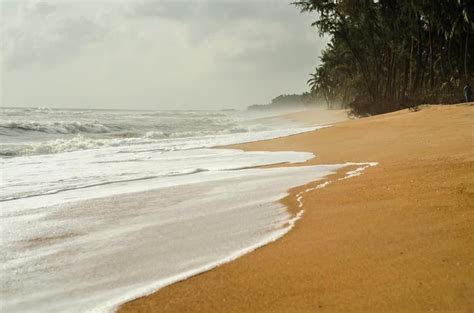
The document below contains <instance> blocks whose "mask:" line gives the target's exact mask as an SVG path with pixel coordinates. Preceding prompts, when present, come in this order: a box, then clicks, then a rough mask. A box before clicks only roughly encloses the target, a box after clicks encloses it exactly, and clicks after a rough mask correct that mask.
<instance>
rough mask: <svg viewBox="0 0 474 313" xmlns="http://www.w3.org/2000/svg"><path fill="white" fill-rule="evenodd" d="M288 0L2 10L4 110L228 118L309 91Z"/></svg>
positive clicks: (307, 47) (57, 4)
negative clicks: (174, 112)
mask: <svg viewBox="0 0 474 313" xmlns="http://www.w3.org/2000/svg"><path fill="white" fill-rule="evenodd" d="M289 2H291V1H290V0H155V1H142V0H139V1H132V0H130V1H112V0H109V1H95V0H81V1H79V0H75V1H71V0H69V1H64V0H62V1H5V0H0V10H1V18H0V34H1V38H0V68H1V90H0V92H1V106H14V107H15V106H34V107H36V106H48V107H67V108H117V109H125V108H136V109H223V108H244V107H246V106H247V105H250V104H255V103H266V102H269V101H270V100H271V99H272V98H273V97H275V96H277V95H279V94H281V93H299V92H302V91H305V90H307V87H306V80H307V79H308V77H309V76H308V74H309V73H310V72H312V70H313V68H314V67H315V66H316V64H317V62H318V57H319V55H320V51H321V49H322V48H324V45H325V41H324V40H323V39H321V38H319V37H318V35H317V32H316V31H315V30H314V29H312V28H311V27H310V24H311V22H312V21H313V20H314V16H311V15H309V14H301V13H299V11H298V9H297V8H296V7H294V6H292V5H290V4H289Z"/></svg>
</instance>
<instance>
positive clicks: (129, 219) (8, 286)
mask: <svg viewBox="0 0 474 313" xmlns="http://www.w3.org/2000/svg"><path fill="white" fill-rule="evenodd" d="M320 127H325V126H322V125H319V126H318V125H313V126H307V125H298V124H295V123H291V122H288V121H285V120H283V119H280V118H278V117H268V116H261V115H260V116H256V115H254V114H250V113H248V112H216V111H212V112H211V111H99V110H51V109H47V108H36V109H32V108H31V109H14V108H1V109H0V161H1V187H2V188H1V192H0V206H1V210H0V216H1V220H0V232H1V234H0V235H1V236H0V248H1V249H2V254H1V255H0V262H1V264H2V267H1V273H0V283H1V284H0V308H2V311H5V312H107V311H111V310H113V309H114V308H116V307H117V306H118V305H120V304H121V303H123V302H125V301H128V300H131V299H134V298H136V297H139V296H142V295H144V294H147V293H150V292H153V291H155V290H157V289H159V288H161V287H163V286H166V285H168V284H170V283H173V282H175V281H178V280H181V279H184V278H186V277H189V276H192V275H194V274H197V273H200V272H202V271H205V270H208V269H211V268H213V267H215V266H217V265H219V264H221V263H223V262H227V261H229V260H231V259H233V258H235V257H238V256H240V255H242V254H243V253H246V252H249V251H251V250H253V249H255V248H257V247H259V246H262V245H264V244H267V243H268V242H271V241H273V240H275V239H277V238H279V237H281V236H282V235H283V234H285V233H286V232H287V231H289V229H290V228H291V227H292V223H291V221H292V219H293V218H294V217H293V216H291V215H290V214H289V213H288V212H287V211H286V208H285V207H283V206H282V205H281V204H280V203H279V202H278V200H280V199H281V198H283V197H284V196H285V195H286V194H287V190H288V189H290V188H292V187H295V186H298V185H302V184H305V183H308V182H311V181H315V180H319V179H323V178H324V177H325V176H327V175H328V174H330V173H332V172H334V171H335V170H337V169H339V168H341V167H344V166H345V165H344V164H342V165H321V166H311V167H304V168H302V167H282V168H272V169H256V168H253V167H255V166H259V165H267V164H278V163H295V162H304V161H306V160H308V159H310V158H312V157H314V156H313V155H312V154H311V153H305V152H264V151H263V152H243V151H240V150H233V149H212V147H215V146H221V145H225V144H232V143H240V142H249V141H255V140H263V139H271V138H276V137H281V136H288V135H292V134H297V133H301V132H306V131H310V130H315V129H318V128H320Z"/></svg>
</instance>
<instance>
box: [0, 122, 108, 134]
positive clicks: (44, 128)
mask: <svg viewBox="0 0 474 313" xmlns="http://www.w3.org/2000/svg"><path fill="white" fill-rule="evenodd" d="M0 127H1V128H4V129H9V130H11V131H35V132H43V133H49V134H78V133H91V134H103V133H108V132H111V131H112V129H111V128H109V127H107V126H105V125H103V124H101V123H99V122H97V121H95V122H91V123H80V122H36V121H31V122H19V121H7V122H0Z"/></svg>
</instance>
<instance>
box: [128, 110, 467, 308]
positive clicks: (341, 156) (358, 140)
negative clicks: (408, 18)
mask: <svg viewBox="0 0 474 313" xmlns="http://www.w3.org/2000/svg"><path fill="white" fill-rule="evenodd" d="M311 116H313V118H315V119H316V118H317V117H318V114H316V113H311V112H309V113H308V112H299V113H295V114H292V115H290V116H288V118H290V119H295V120H301V121H305V122H311V119H312V117H311ZM315 121H316V120H315ZM473 121H474V107H473V106H472V105H471V106H469V105H452V106H423V107H422V108H421V110H420V111H418V112H411V111H408V110H404V111H398V112H394V113H389V114H384V115H379V116H374V117H369V118H363V119H359V120H348V121H343V122H339V123H336V124H334V125H333V126H332V127H329V128H325V129H322V130H319V131H315V132H308V133H304V134H299V135H294V136H289V137H284V138H279V139H273V140H268V141H260V142H254V143H248V144H243V145H237V146H232V147H234V148H239V149H244V150H251V151H262V150H264V151H285V150H290V151H308V152H313V153H314V154H315V155H316V158H314V159H312V160H310V161H308V162H306V163H304V164H300V165H298V166H304V165H315V164H334V163H343V162H372V161H373V162H379V165H378V166H375V167H371V168H368V169H366V171H365V172H364V173H363V174H362V175H361V176H358V177H353V178H351V179H346V180H341V181H336V180H337V179H338V178H340V177H343V176H344V175H345V172H346V171H347V169H344V170H343V171H341V172H339V173H337V174H335V175H333V176H330V177H328V180H329V181H330V182H333V183H331V184H329V185H328V186H327V187H325V188H321V189H315V190H313V191H310V192H307V193H304V195H303V200H302V201H303V208H304V210H305V214H304V216H303V218H302V219H301V220H299V221H298V223H297V224H296V227H295V228H294V229H293V230H292V231H291V232H290V233H288V234H287V235H286V236H284V237H283V238H282V239H280V240H278V241H276V242H274V243H272V244H269V245H267V246H265V247H263V248H260V249H258V250H256V251H255V252H253V253H250V254H247V255H245V256H243V257H241V258H239V259H237V260H236V261H233V262H231V263H227V264H224V265H222V266H219V267H218V268H215V269H213V270H211V271H209V272H206V273H204V274H201V275H198V276H194V277H192V278H190V279H187V280H185V281H182V282H179V283H176V284H174V285H171V286H168V287H166V288H164V289H161V290H159V291H158V292H156V293H154V294H152V295H150V296H147V297H143V298H139V299H137V300H134V301H132V302H129V303H127V304H125V305H123V306H122V307H121V308H120V309H119V312H319V311H322V312H324V311H326V312H466V313H467V312H473V311H474V240H473V239H474V205H473V203H474V171H473V169H474V141H473V135H474V126H473V125H474V124H473ZM319 183H321V182H318V183H312V184H309V185H306V186H301V187H298V188H295V189H293V190H291V191H290V195H289V196H288V197H287V198H285V199H283V200H282V201H283V203H284V204H286V205H287V206H288V207H289V209H290V211H291V212H293V213H296V212H297V204H296V197H295V195H296V194H298V193H299V192H301V191H304V190H306V189H307V188H308V187H314V186H315V184H319ZM262 192H265V190H262Z"/></svg>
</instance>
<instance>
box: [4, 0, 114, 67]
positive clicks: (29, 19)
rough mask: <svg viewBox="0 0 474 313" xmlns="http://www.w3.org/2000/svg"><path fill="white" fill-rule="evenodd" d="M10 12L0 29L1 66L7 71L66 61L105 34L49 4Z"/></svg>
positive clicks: (88, 20)
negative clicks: (7, 68) (30, 65)
mask: <svg viewBox="0 0 474 313" xmlns="http://www.w3.org/2000/svg"><path fill="white" fill-rule="evenodd" d="M9 9H10V10H9V11H10V12H9V13H10V14H12V15H13V16H14V18H11V23H4V24H3V25H2V26H3V27H2V30H1V36H2V42H1V48H2V56H1V57H2V59H3V60H2V61H3V62H2V63H3V64H4V65H5V66H7V67H9V68H17V67H22V66H25V65H29V64H34V65H48V66H51V65H55V64H61V63H64V62H67V61H68V60H70V59H72V58H74V57H77V56H79V55H80V54H81V51H82V49H83V48H84V47H85V46H87V45H88V44H90V43H91V42H94V41H97V40H99V39H101V38H102V37H103V36H104V34H105V32H106V29H104V27H102V26H101V25H99V24H98V23H97V22H96V21H94V20H93V19H91V18H88V17H86V16H77V15H70V14H63V12H58V11H57V7H56V6H54V5H52V4H49V3H43V2H24V3H21V4H19V5H18V6H17V7H16V8H14V7H11V8H9Z"/></svg>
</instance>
